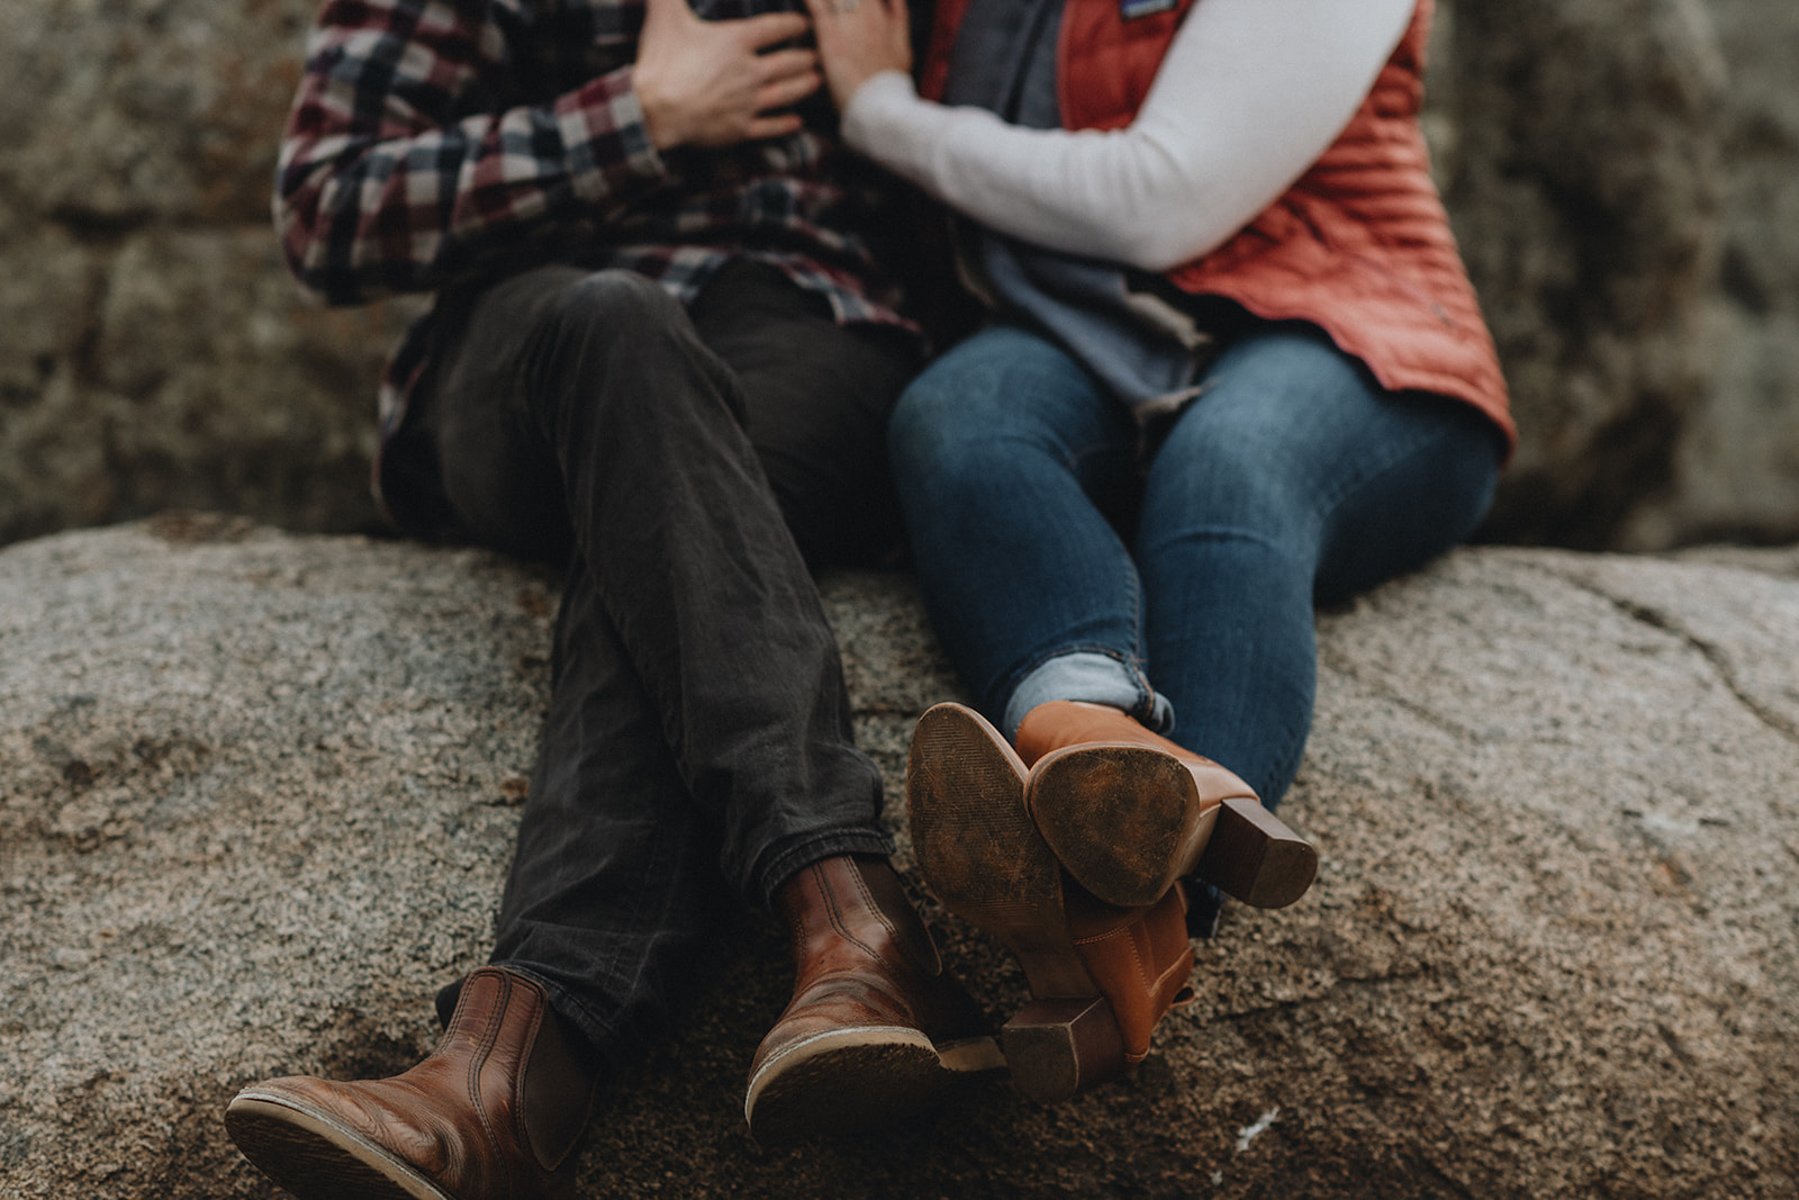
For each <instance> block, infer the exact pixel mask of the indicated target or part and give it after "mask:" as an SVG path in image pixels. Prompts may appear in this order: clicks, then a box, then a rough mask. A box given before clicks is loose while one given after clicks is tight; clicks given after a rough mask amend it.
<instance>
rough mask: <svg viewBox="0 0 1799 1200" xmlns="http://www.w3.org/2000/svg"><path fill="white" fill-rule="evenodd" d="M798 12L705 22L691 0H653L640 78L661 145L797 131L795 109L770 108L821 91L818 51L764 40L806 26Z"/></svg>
mask: <svg viewBox="0 0 1799 1200" xmlns="http://www.w3.org/2000/svg"><path fill="white" fill-rule="evenodd" d="M807 24H808V23H807V21H806V18H805V17H803V16H801V15H800V14H799V13H785V12H783V13H764V14H762V15H761V16H756V17H749V18H747V19H745V20H740V21H702V20H701V19H700V18H699V17H698V16H696V15H695V14H694V11H693V10H692V9H691V8H689V7H688V6H687V0H647V7H646V11H645V14H644V22H643V37H642V39H641V40H640V41H639V43H638V48H637V68H636V71H635V79H636V84H637V97H638V101H639V103H641V104H642V105H643V116H644V123H645V124H646V125H648V126H649V131H650V139H651V140H652V141H653V142H655V143H656V148H657V149H659V150H669V149H672V148H673V147H675V146H683V145H685V146H732V145H736V144H737V143H738V142H748V141H756V140H758V139H761V138H772V137H784V136H786V135H787V134H790V133H796V132H798V131H799V128H800V118H799V117H798V116H797V115H796V114H793V113H782V114H779V115H768V114H770V113H771V112H772V110H775V109H782V108H787V107H789V106H791V105H793V104H797V103H798V102H799V101H801V100H803V99H805V98H806V97H807V96H810V95H811V94H812V93H813V92H815V91H817V90H818V85H819V75H818V55H817V54H815V53H813V52H812V51H811V50H791V49H790V50H775V51H771V52H770V53H767V54H763V53H761V51H762V50H763V48H764V47H767V46H773V45H775V44H777V43H779V42H785V41H789V40H791V39H793V38H796V37H799V36H800V35H801V34H803V33H805V32H806V28H807Z"/></svg>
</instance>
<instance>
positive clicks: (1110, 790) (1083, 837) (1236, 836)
mask: <svg viewBox="0 0 1799 1200" xmlns="http://www.w3.org/2000/svg"><path fill="white" fill-rule="evenodd" d="M1018 753H1019V755H1020V756H1021V758H1022V759H1023V761H1024V762H1025V763H1026V764H1027V765H1028V766H1030V768H1031V778H1030V785H1029V791H1028V794H1027V798H1026V804H1027V805H1028V806H1029V808H1030V812H1031V817H1032V819H1033V820H1034V821H1035V822H1036V824H1037V828H1038V829H1039V830H1040V831H1041V832H1042V834H1043V838H1044V840H1045V841H1046V842H1048V843H1049V845H1050V848H1051V849H1053V850H1054V851H1055V853H1056V857H1057V858H1058V859H1059V860H1060V861H1061V863H1062V865H1063V866H1064V867H1067V868H1068V873H1069V874H1070V875H1072V876H1074V877H1075V879H1077V880H1079V881H1080V884H1081V886H1083V887H1085V888H1086V889H1087V890H1088V891H1090V892H1092V893H1093V894H1094V895H1096V896H1098V897H1100V898H1101V899H1103V900H1105V901H1107V902H1108V903H1111V904H1117V905H1122V906H1125V907H1132V908H1135V907H1142V906H1145V905H1149V904H1154V903H1155V902H1156V901H1157V900H1159V899H1160V898H1161V897H1162V896H1164V895H1166V894H1167V892H1168V890H1169V888H1171V887H1173V886H1174V882H1175V880H1177V879H1183V878H1186V877H1188V876H1194V875H1197V876H1198V877H1199V878H1201V879H1204V880H1205V881H1206V882H1208V883H1211V884H1214V885H1216V886H1217V887H1218V888H1219V889H1220V890H1221V891H1223V892H1225V893H1226V894H1228V895H1231V896H1235V897H1236V898H1237V899H1239V900H1242V901H1243V902H1244V903H1246V904H1253V905H1255V906H1256V907H1258V908H1281V907H1283V906H1285V905H1288V904H1291V903H1293V902H1294V901H1295V900H1297V899H1299V898H1300V897H1301V896H1303V895H1304V894H1305V892H1306V889H1307V888H1309V887H1311V886H1312V879H1313V877H1314V876H1315V875H1316V874H1317V873H1318V852H1317V851H1316V850H1314V849H1313V848H1312V846H1311V844H1310V843H1309V842H1307V841H1306V840H1305V839H1304V838H1302V837H1300V836H1299V835H1298V834H1297V833H1294V832H1293V831H1292V830H1291V829H1289V828H1288V827H1287V826H1286V824H1285V823H1284V822H1282V821H1281V820H1280V818H1278V817H1276V816H1275V815H1274V814H1273V813H1271V812H1269V811H1268V810H1267V809H1265V808H1263V807H1262V802H1261V800H1260V799H1259V798H1258V797H1257V796H1256V794H1255V792H1254V790H1252V789H1251V788H1250V786H1249V785H1248V784H1247V783H1244V782H1243V781H1242V780H1241V779H1239V778H1237V776H1236V775H1234V774H1232V773H1231V772H1230V771H1228V770H1226V769H1225V768H1224V767H1221V766H1219V765H1218V764H1217V763H1215V762H1213V761H1212V760H1211V759H1209V758H1206V757H1204V756H1203V755H1199V754H1195V753H1193V752H1192V751H1191V750H1188V749H1186V748H1184V747H1182V746H1179V745H1176V744H1175V743H1174V742H1171V741H1169V740H1168V739H1167V738H1165V737H1163V736H1161V735H1160V734H1157V733H1153V732H1151V731H1150V730H1148V729H1145V728H1144V727H1143V726H1142V725H1141V724H1139V723H1138V722H1137V721H1136V720H1135V719H1134V718H1132V717H1131V716H1130V715H1128V714H1127V713H1124V712H1121V711H1119V710H1118V709H1116V708H1112V707H1110V706H1109V705H1104V704H1086V703H1082V702H1080V701H1075V700H1052V701H1050V702H1048V703H1046V704H1039V705H1038V706H1037V707H1035V708H1033V709H1031V711H1030V712H1028V713H1026V714H1025V718H1024V720H1023V721H1021V722H1020V723H1019V726H1018Z"/></svg>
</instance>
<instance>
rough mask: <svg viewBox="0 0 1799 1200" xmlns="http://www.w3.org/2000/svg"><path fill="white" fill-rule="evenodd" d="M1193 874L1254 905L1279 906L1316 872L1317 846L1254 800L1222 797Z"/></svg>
mask: <svg viewBox="0 0 1799 1200" xmlns="http://www.w3.org/2000/svg"><path fill="white" fill-rule="evenodd" d="M1194 873H1195V874H1197V875H1198V876H1199V877H1200V878H1201V879H1203V880H1205V881H1206V882H1207V883H1210V884H1212V885H1213V886H1215V887H1217V888H1218V889H1219V890H1220V891H1222V892H1224V893H1225V894H1226V895H1228V896H1235V897H1236V898H1237V899H1239V900H1241V901H1243V903H1245V904H1253V905H1254V906H1255V907H1257V908H1284V907H1286V906H1287V905H1289V904H1291V903H1293V902H1294V901H1295V900H1297V899H1299V898H1300V897H1301V896H1303V895H1305V893H1306V889H1307V888H1309V887H1311V886H1312V879H1313V878H1314V877H1315V876H1316V875H1317V874H1318V851H1316V850H1314V849H1313V848H1312V844H1311V843H1310V842H1308V841H1306V840H1305V839H1304V838H1302V837H1300V836H1299V835H1298V834H1297V833H1294V832H1293V830H1291V829H1289V828H1288V827H1287V824H1286V822H1284V821H1282V820H1281V819H1280V818H1279V817H1277V816H1275V815H1274V814H1273V813H1271V812H1269V811H1268V810H1267V809H1265V808H1263V807H1262V806H1261V805H1260V804H1258V803H1256V802H1255V801H1254V800H1250V799H1246V798H1232V799H1230V800H1226V801H1225V802H1224V804H1223V805H1222V806H1221V807H1220V809H1219V812H1218V823H1217V825H1215V826H1214V827H1213V829H1212V837H1211V839H1210V840H1209V841H1208V842H1207V843H1206V848H1205V852H1204V853H1202V854H1201V855H1200V856H1199V863H1198V864H1197V866H1196V868H1195V872H1194Z"/></svg>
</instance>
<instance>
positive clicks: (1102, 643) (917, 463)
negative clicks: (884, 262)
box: [888, 327, 1157, 736]
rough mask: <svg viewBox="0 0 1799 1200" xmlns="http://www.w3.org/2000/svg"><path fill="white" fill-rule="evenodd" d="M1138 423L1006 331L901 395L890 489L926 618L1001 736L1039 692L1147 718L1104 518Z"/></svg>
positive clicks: (1123, 476)
mask: <svg viewBox="0 0 1799 1200" xmlns="http://www.w3.org/2000/svg"><path fill="white" fill-rule="evenodd" d="M1136 448H1137V433H1136V425H1135V423H1134V422H1133V421H1132V420H1131V417H1130V415H1129V413H1128V412H1126V411H1125V410H1124V408H1123V407H1121V406H1120V405H1119V404H1117V403H1116V402H1115V401H1113V400H1112V399H1111V398H1110V397H1108V396H1107V395H1105V394H1104V393H1103V392H1102V391H1101V390H1100V388H1099V387H1098V385H1097V384H1095V383H1094V381H1093V379H1092V378H1091V377H1090V376H1088V375H1087V374H1086V372H1085V371H1083V370H1082V369H1081V368H1080V366H1079V365H1078V364H1076V363H1075V362H1074V361H1073V360H1072V359H1071V358H1069V357H1068V355H1067V354H1065V353H1064V352H1063V351H1062V350H1061V349H1059V348H1058V347H1056V346H1055V345H1053V344H1051V343H1050V342H1047V341H1045V340H1044V339H1042V338H1040V337H1037V336H1035V335H1033V334H1030V333H1026V332H1024V331H1022V330H1018V329H1010V328H1003V327H1002V328H995V329H990V330H987V331H985V332H983V333H981V334H978V335H976V336H975V337H973V338H971V339H969V340H968V341H966V342H963V343H962V344H961V345H959V346H957V347H956V348H955V349H953V350H951V351H950V352H949V353H948V354H946V355H945V356H944V357H943V358H941V359H939V360H938V361H937V362H936V363H935V364H934V365H933V366H931V367H930V368H929V369H928V370H926V371H925V373H924V374H923V375H921V376H920V377H919V378H918V379H917V380H915V381H914V382H913V383H912V385H911V387H909V388H908V389H907V390H906V393H905V395H904V396H902V397H901V398H900V402H899V406H898V407H897V408H896V409H895V411H894V414H893V419H892V422H891V424H890V425H889V431H888V452H889V454H890V455H891V457H892V461H893V474H894V483H895V485H896V486H897V488H898V490H899V496H900V506H901V509H902V511H903V513H904V516H905V520H906V527H907V531H908V533H909V534H910V536H911V542H912V548H913V553H914V555H915V557H916V560H917V566H918V575H919V582H920V585H921V587H922V589H923V592H924V599H925V605H926V607H927V608H928V609H929V611H930V615H931V620H932V623H933V624H934V625H935V627H936V630H937V633H938V636H939V637H940V638H941V639H942V640H943V643H944V646H945V648H946V649H947V650H948V652H949V655H950V659H951V661H953V662H954V663H955V664H956V667H957V669H958V670H959V671H960V672H961V675H962V678H963V679H964V680H966V681H967V683H968V685H969V686H970V687H971V688H972V689H973V691H974V694H975V697H976V702H977V704H978V705H979V706H980V708H981V709H982V711H983V712H985V713H986V714H987V715H988V716H989V717H990V718H991V719H992V720H993V721H994V723H995V724H996V725H998V726H999V727H1000V728H1001V729H1002V730H1003V731H1004V732H1005V733H1006V734H1007V736H1011V735H1012V734H1013V733H1014V732H1015V730H1016V728H1017V725H1018V721H1019V719H1020V718H1021V717H1022V716H1023V714H1024V712H1026V711H1028V710H1029V709H1030V708H1031V707H1032V706H1033V705H1035V704H1036V703H1039V702H1041V701H1043V700H1052V699H1075V700H1091V701H1094V702H1097V703H1107V704H1112V705H1114V706H1115V707H1118V708H1121V709H1125V710H1127V711H1131V712H1134V713H1136V714H1138V715H1140V716H1142V717H1143V718H1144V719H1146V720H1150V721H1153V720H1155V719H1156V715H1157V714H1156V709H1157V701H1156V697H1155V696H1154V694H1153V693H1152V692H1151V691H1150V690H1149V687H1148V684H1147V683H1146V682H1145V680H1144V678H1143V672H1142V669H1141V659H1142V602H1141V592H1140V588H1139V584H1138V579H1137V571H1136V567H1135V566H1134V565H1133V563H1132V562H1131V556H1130V553H1129V551H1128V550H1127V549H1126V547H1125V545H1124V543H1123V541H1122V540H1121V539H1120V538H1119V536H1118V534H1117V532H1116V531H1115V530H1114V529H1113V527H1112V525H1111V524H1110V523H1109V522H1108V520H1107V515H1108V512H1111V511H1115V509H1116V507H1117V506H1119V505H1121V504H1124V503H1126V502H1127V501H1128V499H1129V497H1130V494H1131V490H1132V487H1133V484H1134V481H1135V476H1136V469H1135V466H1136V463H1135V455H1136Z"/></svg>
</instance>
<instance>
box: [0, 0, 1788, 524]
mask: <svg viewBox="0 0 1799 1200" xmlns="http://www.w3.org/2000/svg"><path fill="white" fill-rule="evenodd" d="M313 7H314V6H313V4H312V3H311V0H251V2H247V3H243V4H236V5H228V6H225V7H223V8H221V7H220V6H219V5H217V4H215V3H212V2H210V0H0V31H3V32H0V73H3V74H4V76H5V77H6V78H7V79H8V80H9V81H11V83H12V86H11V87H9V88H7V89H5V90H4V92H0V127H4V128H6V129H7V130H8V131H9V140H8V142H7V145H6V148H5V150H4V151H0V542H5V541H10V540H14V539H17V538H21V537H26V536H30V535H32V534H36V533H42V532H47V531H50V530H54V529H59V528H65V527H68V526H72V525H82V524H92V523H96V522H102V521H112V520H117V519H120V518H123V517H129V516H132V515H142V514H146V513H149V512H154V511H159V510H161V509H164V508H167V507H170V506H199V507H209V508H223V509H227V510H230V511H235V512H240V513H248V514H251V515H253V516H256V517H258V518H260V519H263V520H269V521H274V522H276V523H279V524H282V525H285V526H287V527H289V528H299V529H329V530H359V529H363V528H365V527H367V526H368V525H369V524H370V523H371V522H372V521H373V520H374V514H373V512H372V509H371V506H370V504H369V502H368V501H367V499H366V498H365V497H366V489H365V488H364V486H363V480H364V477H365V474H366V468H367V459H368V455H369V453H370V451H371V449H372V438H373V431H372V420H371V416H370V414H371V410H372V395H373V389H374V376H375V371H376V365H377V363H378V362H379V360H380V359H381V357H382V355H383V354H384V352H385V350H386V347H387V345H388V344H389V342H390V341H391V340H392V339H393V337H394V336H395V335H396V334H397V333H398V331H399V329H400V328H401V327H402V326H403V325H404V324H405V323H406V321H407V320H408V319H409V317H410V316H411V314H412V313H414V312H415V311H417V305H416V304H414V303H405V304H389V305H387V306H385V307H380V308H375V309H371V310H366V311H361V312H353V313H342V312H339V313H327V312H324V311H321V310H319V309H317V308H315V307H312V306H311V305H309V304H307V303H305V302H303V301H302V300H301V298H300V297H299V295H298V293H297V291H296V290H295V289H294V287H293V285H292V284H291V283H290V282H289V281H288V279H287V277H286V274H285V271H284V269H283V268H282V266H281V264H280V261H279V255H278V254H277V252H276V250H275V247H274V245H273V237H272V235H271V234H270V232H269V230H268V220H267V216H266V211H267V190H268V181H269V179H270V177H271V174H272V171H273V163H274V150H275V139H276V137H277V135H278V133H279V130H280V127H281V123H282V119H283V114H284V111H285V108H286V105H287V102H288V98H289V96H290V95H291V92H292V89H293V86H294V83H295V80H296V79H297V77H298V71H299V62H300V50H301V44H302V38H303V33H304V29H305V26H306V24H307V22H308V21H309V20H310V18H311V14H312V11H313ZM1439 12H1440V36H1439V37H1438V39H1437V48H1436V70H1435V73H1434V75H1433V78H1432V84H1431V92H1430V99H1429V106H1430V129H1431V133H1432V135H1433V142H1434V144H1435V146H1436V149H1437V152H1438V167H1439V172H1438V173H1439V177H1440V178H1441V180H1442V182H1443V185H1444V190H1445V193H1446V197H1447V200H1448V202H1449V205H1450V209H1451V212H1452V214H1453V216H1454V218H1455V221H1456V226H1457V229H1458V232H1459V234H1460V236H1461V239H1462V242H1463V246H1464V249H1465V250H1466V252H1467V257H1468V260H1469V265H1470V267H1471V269H1472V271H1473V273H1474V275H1475V279H1476V282H1477V283H1478V284H1479V286H1480V288H1481V290H1482V293H1483V295H1484V297H1485V300H1486V305H1487V309H1488V313H1489V316H1490V318H1491V320H1492V324H1493V327H1494V330H1495V333H1496V335H1497V337H1498V340H1499V342H1500V345H1501V349H1502V353H1503V357H1504V359H1505V362H1506V366H1507V368H1508V371H1509V373H1510V375H1511V378H1512V381H1513V384H1514V387H1515V392H1516V397H1517V405H1518V412H1519V415H1520V417H1521V420H1522V422H1523V424H1524V427H1525V434H1524V444H1523V447H1522V450H1521V452H1520V455H1519V458H1518V462H1517V468H1518V469H1517V471H1516V472H1515V473H1514V474H1513V476H1512V477H1511V479H1510V481H1509V482H1508V484H1507V487H1506V490H1505V492H1504V494H1503V496H1502V500H1501V504H1500V507H1499V510H1498V512H1497V513H1496V515H1495V519H1494V523H1493V526H1492V528H1493V531H1494V534H1495V536H1499V537H1503V538H1509V539H1520V538H1523V539H1548V540H1551V541H1558V542H1564V543H1569V544H1580V545H1586V546H1597V545H1605V544H1613V543H1619V542H1624V543H1628V544H1631V545H1635V546H1662V545H1668V544H1672V543H1674V542H1677V541H1681V540H1692V539H1694V538H1696V537H1706V536H1731V537H1749V538H1754V539H1763V540H1766V539H1782V540H1785V539H1791V538H1793V537H1799V483H1795V482H1794V481H1795V480H1796V479H1799V470H1796V469H1795V461H1794V460H1795V456H1799V395H1796V391H1799V352H1796V351H1795V350H1794V346H1795V345H1799V257H1796V256H1799V239H1796V235H1795V234H1794V233H1793V230H1794V229H1799V222H1796V221H1795V220H1794V219H1793V218H1794V213H1795V209H1796V208H1799V170H1795V165H1796V164H1799V93H1796V92H1795V91H1794V89H1793V88H1792V87H1791V86H1790V85H1789V84H1788V77H1789V75H1790V71H1791V63H1792V62H1793V61H1795V59H1796V58H1799V8H1796V7H1795V6H1793V5H1792V4H1790V3H1788V2H1787V0H1516V2H1514V3H1507V4H1490V3H1489V4H1473V3H1468V2H1467V0H1443V2H1442V3H1441V4H1440V5H1439Z"/></svg>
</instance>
